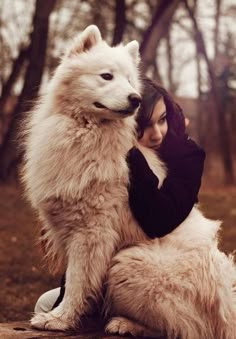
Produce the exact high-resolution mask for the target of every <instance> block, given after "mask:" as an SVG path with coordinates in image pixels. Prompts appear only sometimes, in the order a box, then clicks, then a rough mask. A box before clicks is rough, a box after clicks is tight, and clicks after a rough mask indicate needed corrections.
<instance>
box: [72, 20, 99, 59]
mask: <svg viewBox="0 0 236 339" xmlns="http://www.w3.org/2000/svg"><path fill="white" fill-rule="evenodd" d="M101 40H102V37H101V33H100V31H99V29H98V27H97V26H95V25H90V26H88V27H87V28H85V30H84V31H83V32H82V33H81V34H79V36H78V37H77V38H76V39H75V40H74V43H73V44H72V46H71V47H70V48H69V51H68V53H67V56H69V57H70V56H73V55H76V54H79V53H82V52H85V51H88V50H90V48H92V47H93V46H94V45H96V44H97V43H99V42H100V41H101Z"/></svg>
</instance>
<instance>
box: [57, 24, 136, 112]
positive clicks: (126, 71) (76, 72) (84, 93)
mask: <svg viewBox="0 0 236 339" xmlns="http://www.w3.org/2000/svg"><path fill="white" fill-rule="evenodd" d="M138 49H139V45H138V42H137V41H132V42H130V43H128V44H127V45H125V46H124V45H118V46H115V47H110V46H108V45H107V43H106V42H105V41H104V40H102V37H101V34H100V31H99V29H98V28H97V27H96V26H94V25H92V26H88V27H87V28H86V29H85V30H84V31H83V32H82V33H81V34H80V35H79V36H78V37H77V39H76V40H75V41H74V43H73V44H72V46H71V47H70V48H69V50H68V52H67V53H66V55H65V57H64V58H63V59H62V62H61V65H60V66H59V67H58V69H57V71H56V73H55V76H54V85H53V87H54V89H55V86H56V87H57V91H56V92H57V94H58V99H59V100H60V101H61V105H62V106H63V105H65V104H64V102H66V103H67V109H68V106H70V107H71V108H73V110H74V114H79V113H80V112H83V113H88V114H92V115H96V116H98V117H101V118H102V119H103V118H106V119H117V118H119V119H120V118H124V117H127V116H129V115H132V114H133V113H135V112H136V110H137V109H138V107H139V104H140V102H141V97H140V82H139V74H138V64H139V60H140V58H139V52H138Z"/></svg>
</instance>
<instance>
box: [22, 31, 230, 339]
mask: <svg viewBox="0 0 236 339" xmlns="http://www.w3.org/2000/svg"><path fill="white" fill-rule="evenodd" d="M138 63H139V53H138V43H137V42H136V41H132V42H130V43H128V44H127V45H126V46H123V45H119V46H117V47H113V48H111V47H109V46H108V45H107V44H106V43H105V42H104V41H103V40H102V38H101V35H100V32H99V30H98V28H97V27H96V26H89V27H88V28H87V29H86V30H85V31H84V32H83V33H82V34H81V35H80V36H79V37H78V39H77V40H76V41H75V42H74V44H73V45H72V47H71V48H70V49H69V51H68V53H67V54H66V56H65V57H64V58H63V60H62V62H61V65H60V66H59V67H58V68H57V70H56V73H55V75H54V77H53V78H52V80H51V82H50V84H49V87H48V89H47V92H46V94H45V95H44V97H43V99H42V100H41V102H40V103H39V105H38V107H37V108H36V109H35V110H34V112H33V113H32V115H31V116H30V117H29V121H28V123H27V136H26V159H25V160H26V163H25V167H24V175H23V179H24V182H25V184H26V188H27V195H28V198H29V199H30V201H31V203H32V205H33V207H34V208H35V209H36V210H37V211H38V214H39V217H40V219H41V221H42V223H43V228H44V229H45V230H46V233H45V235H44V237H45V239H46V241H47V249H48V256H49V257H50V258H52V259H55V260H56V262H57V266H60V265H62V262H65V263H66V267H67V270H66V289H65V296H64V299H63V301H62V303H61V304H60V305H59V306H58V307H57V308H55V309H54V310H53V311H51V312H49V313H46V314H45V313H42V314H36V315H35V316H34V317H33V318H32V320H31V323H32V325H33V326H34V327H36V328H39V329H49V330H66V329H70V328H75V327H78V323H79V321H80V319H81V316H82V315H83V314H86V313H89V312H90V311H91V307H92V306H91V305H92V302H91V301H95V302H96V301H97V300H98V299H99V297H100V295H101V291H102V286H103V285H104V283H105V285H106V287H107V294H106V300H105V303H104V304H105V312H106V314H108V315H109V314H111V315H115V316H117V317H115V318H113V319H111V320H110V322H109V323H108V325H107V327H106V330H107V331H108V332H110V333H117V332H118V333H120V334H122V333H125V332H130V333H133V335H152V336H154V337H155V336H157V335H158V334H159V333H162V334H163V333H164V334H167V336H168V337H170V338H174V337H175V336H177V335H178V336H180V337H181V338H194V339H197V338H208V339H209V338H212V339H213V338H222V339H223V338H228V339H232V338H233V337H234V336H235V333H236V326H235V304H236V300H235V292H234V291H233V284H234V283H235V281H236V271H235V267H234V264H233V260H232V259H231V258H228V257H226V256H225V255H224V254H223V253H221V252H219V250H218V249H217V239H216V233H217V231H218V227H219V223H218V222H213V221H210V220H208V219H206V218H204V217H203V216H202V214H201V213H200V212H199V211H198V210H196V209H195V208H194V209H193V211H192V212H191V214H190V216H189V217H188V218H187V220H186V221H185V222H184V223H182V224H181V225H180V226H179V227H178V228H177V229H176V230H175V231H174V232H172V233H171V234H170V235H168V236H166V237H164V238H162V239H157V240H149V239H148V238H147V237H146V236H145V234H144V233H143V232H142V230H141V229H140V228H139V226H138V225H137V224H136V222H135V220H134V219H133V217H132V214H131V212H130V209H129V206H128V193H127V185H128V182H129V175H128V167H127V164H126V154H127V152H128V151H129V149H130V148H131V147H132V146H133V145H134V144H135V119H134V113H135V111H136V110H137V108H138V106H139V103H140V82H139V79H138V72H137V67H138ZM139 147H140V150H141V151H142V152H143V153H144V154H145V157H146V159H147V161H148V163H149V165H150V167H151V168H152V169H153V171H154V172H155V173H156V174H157V176H158V178H159V180H160V184H161V183H162V181H163V179H164V177H165V168H164V166H163V164H162V163H161V162H160V161H159V160H158V159H157V157H156V156H155V155H154V154H153V153H152V151H150V150H148V149H144V148H142V147H141V146H139ZM127 245H129V247H127V248H126V249H123V250H121V251H120V249H121V248H123V247H125V246H127ZM126 317H127V318H128V319H129V320H128V319H127V318H126ZM131 319H132V320H131Z"/></svg>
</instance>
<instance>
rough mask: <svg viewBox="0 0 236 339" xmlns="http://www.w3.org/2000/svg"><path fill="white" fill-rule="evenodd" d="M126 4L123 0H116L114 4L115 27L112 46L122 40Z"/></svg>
mask: <svg viewBox="0 0 236 339" xmlns="http://www.w3.org/2000/svg"><path fill="white" fill-rule="evenodd" d="M125 13H126V5H125V0H116V6H115V29H114V35H113V40H112V46H115V45H117V44H119V43H120V42H121V41H122V38H123V34H124V31H125V26H126V16H125Z"/></svg>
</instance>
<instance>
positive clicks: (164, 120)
mask: <svg viewBox="0 0 236 339" xmlns="http://www.w3.org/2000/svg"><path fill="white" fill-rule="evenodd" d="M159 122H160V123H161V124H164V123H165V122H166V116H164V117H163V118H161V119H160V120H159Z"/></svg>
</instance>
